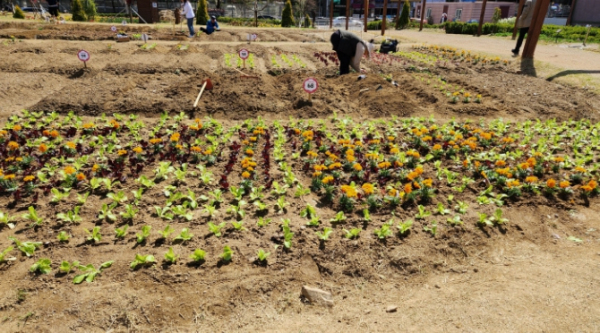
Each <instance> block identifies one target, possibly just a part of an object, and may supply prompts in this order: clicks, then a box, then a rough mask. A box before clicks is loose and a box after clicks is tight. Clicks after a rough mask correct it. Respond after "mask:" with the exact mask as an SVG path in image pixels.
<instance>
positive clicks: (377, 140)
mask: <svg viewBox="0 0 600 333" xmlns="http://www.w3.org/2000/svg"><path fill="white" fill-rule="evenodd" d="M379 142H380V141H379V139H373V140H369V144H370V145H378V144H379Z"/></svg>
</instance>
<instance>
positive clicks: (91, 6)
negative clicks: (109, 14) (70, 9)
mask: <svg viewBox="0 0 600 333" xmlns="http://www.w3.org/2000/svg"><path fill="white" fill-rule="evenodd" d="M83 8H84V11H85V16H86V18H87V19H88V20H93V19H94V18H96V3H95V2H94V0H84V3H83Z"/></svg>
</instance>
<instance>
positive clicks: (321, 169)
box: [313, 164, 327, 171]
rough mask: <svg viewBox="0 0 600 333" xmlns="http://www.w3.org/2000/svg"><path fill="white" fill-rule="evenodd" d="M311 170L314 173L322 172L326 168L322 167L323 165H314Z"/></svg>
mask: <svg viewBox="0 0 600 333" xmlns="http://www.w3.org/2000/svg"><path fill="white" fill-rule="evenodd" d="M313 169H315V171H323V170H327V167H326V166H324V165H323V164H315V165H314V166H313Z"/></svg>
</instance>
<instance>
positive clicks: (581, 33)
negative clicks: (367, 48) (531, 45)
mask: <svg viewBox="0 0 600 333" xmlns="http://www.w3.org/2000/svg"><path fill="white" fill-rule="evenodd" d="M444 25H445V27H446V33H447V34H464V35H475V34H476V33H477V28H478V24H477V23H468V24H467V23H463V22H446V23H445V24H444ZM440 26H441V25H440ZM513 27H514V26H513V25H512V24H493V23H485V24H484V25H483V27H482V29H481V30H482V31H481V32H482V34H484V35H490V34H512V32H513ZM558 29H561V30H562V31H561V32H560V33H559V35H558V38H559V39H560V40H567V41H583V39H585V35H586V33H587V28H586V27H570V26H558V25H550V24H547V25H544V26H543V27H542V33H541V37H542V38H543V39H554V38H555V37H556V31H557V30H558ZM588 42H589V43H600V28H592V29H591V30H590V35H589V37H588Z"/></svg>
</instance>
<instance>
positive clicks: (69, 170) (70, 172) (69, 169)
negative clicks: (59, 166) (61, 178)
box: [65, 165, 76, 176]
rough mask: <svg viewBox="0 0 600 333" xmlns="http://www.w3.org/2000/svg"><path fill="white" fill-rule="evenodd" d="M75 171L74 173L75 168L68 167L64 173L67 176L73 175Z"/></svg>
mask: <svg viewBox="0 0 600 333" xmlns="http://www.w3.org/2000/svg"><path fill="white" fill-rule="evenodd" d="M75 171H76V170H75V168H74V167H72V166H70V165H69V166H67V167H66V168H65V173H66V174H67V175H69V176H70V175H72V174H74V173H75Z"/></svg>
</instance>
